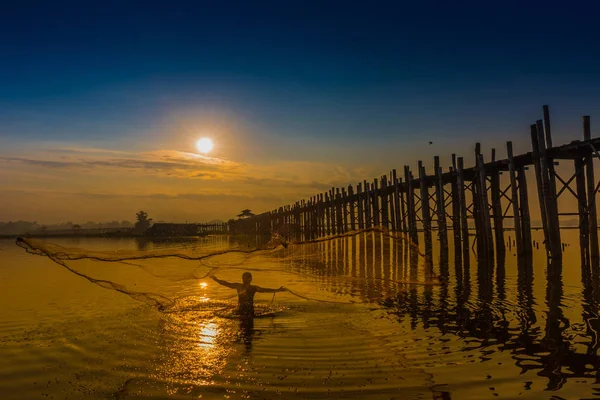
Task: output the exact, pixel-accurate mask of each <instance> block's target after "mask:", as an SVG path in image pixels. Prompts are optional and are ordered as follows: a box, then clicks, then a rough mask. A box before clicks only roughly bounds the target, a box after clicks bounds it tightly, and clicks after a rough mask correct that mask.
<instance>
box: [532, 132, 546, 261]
mask: <svg viewBox="0 0 600 400" xmlns="http://www.w3.org/2000/svg"><path fill="white" fill-rule="evenodd" d="M531 148H532V149H531V154H532V158H533V167H534V169H535V180H536V182H537V193H538V200H539V202H540V218H541V220H542V228H543V231H544V246H545V247H546V254H548V250H549V240H548V221H547V220H546V215H547V214H546V203H545V201H546V199H545V197H544V190H543V183H542V170H541V166H540V151H539V146H538V135H537V126H536V125H531Z"/></svg>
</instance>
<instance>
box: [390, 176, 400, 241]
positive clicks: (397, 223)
mask: <svg viewBox="0 0 600 400" xmlns="http://www.w3.org/2000/svg"><path fill="white" fill-rule="evenodd" d="M392 182H393V183H394V221H395V223H394V229H395V230H396V231H400V230H401V226H402V214H401V212H402V211H401V210H400V209H401V205H400V204H401V203H402V198H401V197H400V182H399V181H398V176H397V175H396V170H395V169H393V170H392Z"/></svg>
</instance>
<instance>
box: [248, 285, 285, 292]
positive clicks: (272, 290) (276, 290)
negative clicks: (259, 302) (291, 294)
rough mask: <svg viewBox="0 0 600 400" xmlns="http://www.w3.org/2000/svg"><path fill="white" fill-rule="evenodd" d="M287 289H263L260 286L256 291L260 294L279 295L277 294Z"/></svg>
mask: <svg viewBox="0 0 600 400" xmlns="http://www.w3.org/2000/svg"><path fill="white" fill-rule="evenodd" d="M286 290H287V289H286V288H284V287H283V286H282V287H280V288H279V289H271V288H263V287H260V286H256V291H257V292H258V293H277V292H285V291H286Z"/></svg>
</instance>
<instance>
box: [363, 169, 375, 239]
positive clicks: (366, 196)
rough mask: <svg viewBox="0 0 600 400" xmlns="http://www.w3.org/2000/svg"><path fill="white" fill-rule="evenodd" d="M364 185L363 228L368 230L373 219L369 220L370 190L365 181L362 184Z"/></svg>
mask: <svg viewBox="0 0 600 400" xmlns="http://www.w3.org/2000/svg"><path fill="white" fill-rule="evenodd" d="M363 183H364V185H365V193H364V199H363V201H364V203H365V228H366V229H369V228H372V227H373V218H371V193H370V192H371V188H370V185H369V183H368V182H367V181H364V182H363Z"/></svg>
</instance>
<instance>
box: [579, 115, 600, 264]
mask: <svg viewBox="0 0 600 400" xmlns="http://www.w3.org/2000/svg"><path fill="white" fill-rule="evenodd" d="M583 138H584V140H590V139H591V138H592V129H591V124H590V117H589V115H586V116H584V117H583ZM585 173H586V178H587V189H588V220H589V229H590V253H591V262H592V267H594V269H595V270H597V269H598V267H599V262H600V256H599V254H598V253H599V249H598V217H597V214H596V180H595V178H594V156H593V153H590V155H589V156H588V157H586V160H585Z"/></svg>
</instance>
